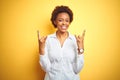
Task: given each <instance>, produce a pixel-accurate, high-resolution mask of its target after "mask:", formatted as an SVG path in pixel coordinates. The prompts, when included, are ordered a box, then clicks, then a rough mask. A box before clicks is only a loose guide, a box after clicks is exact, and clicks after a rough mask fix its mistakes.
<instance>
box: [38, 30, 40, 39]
mask: <svg viewBox="0 0 120 80" xmlns="http://www.w3.org/2000/svg"><path fill="white" fill-rule="evenodd" d="M37 35H38V39H40V33H39V30H37Z"/></svg>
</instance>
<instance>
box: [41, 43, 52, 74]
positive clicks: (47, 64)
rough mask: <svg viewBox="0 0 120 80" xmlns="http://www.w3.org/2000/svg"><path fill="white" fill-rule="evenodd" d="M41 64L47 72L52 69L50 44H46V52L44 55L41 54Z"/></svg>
mask: <svg viewBox="0 0 120 80" xmlns="http://www.w3.org/2000/svg"><path fill="white" fill-rule="evenodd" d="M39 62H40V65H41V67H42V68H43V70H44V71H45V72H49V71H50V70H51V63H50V60H49V57H48V44H47V43H46V45H45V53H44V55H40V61H39Z"/></svg>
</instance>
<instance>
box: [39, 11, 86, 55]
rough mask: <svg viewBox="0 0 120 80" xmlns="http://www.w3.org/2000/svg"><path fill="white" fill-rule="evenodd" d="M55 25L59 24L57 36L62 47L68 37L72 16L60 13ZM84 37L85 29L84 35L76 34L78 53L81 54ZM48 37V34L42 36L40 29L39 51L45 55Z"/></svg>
mask: <svg viewBox="0 0 120 80" xmlns="http://www.w3.org/2000/svg"><path fill="white" fill-rule="evenodd" d="M54 23H55V25H56V26H57V31H56V36H57V38H58V40H59V42H60V44H61V47H62V46H63V44H64V41H65V40H66V39H67V37H68V31H67V29H68V28H69V25H70V17H69V15H68V14H67V13H65V12H63V13H59V14H58V16H57V18H56V20H55V21H54ZM84 37H85V30H84V31H83V33H82V35H81V36H80V35H78V36H76V35H75V38H76V41H77V46H78V54H81V53H80V52H79V49H81V48H82V49H84ZM46 39H47V36H42V37H41V36H40V33H39V31H38V42H39V53H40V55H44V54H45V51H44V48H45V41H46Z"/></svg>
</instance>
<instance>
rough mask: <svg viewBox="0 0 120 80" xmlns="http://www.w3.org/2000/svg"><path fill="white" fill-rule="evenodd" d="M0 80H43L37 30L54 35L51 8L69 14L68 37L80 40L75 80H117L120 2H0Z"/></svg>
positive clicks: (111, 0)
mask: <svg viewBox="0 0 120 80" xmlns="http://www.w3.org/2000/svg"><path fill="white" fill-rule="evenodd" d="M0 1H1V2H0V9H1V14H0V15H1V16H0V20H1V21H0V22H1V23H0V80H43V76H44V72H43V71H42V69H41V68H40V65H39V54H38V41H37V30H39V31H40V33H41V36H45V35H48V34H51V33H53V32H54V31H55V29H54V28H53V26H52V24H51V22H50V17H51V12H52V10H53V9H54V7H55V6H56V5H67V6H69V7H70V8H71V9H72V10H73V13H74V20H73V22H72V23H71V25H70V27H69V31H70V32H71V33H72V34H77V35H78V34H81V33H82V31H83V30H84V29H86V35H85V53H84V55H85V56H84V57H85V65H84V68H83V69H82V71H81V72H80V76H81V80H120V77H119V76H120V62H119V61H120V59H119V58H120V0H0Z"/></svg>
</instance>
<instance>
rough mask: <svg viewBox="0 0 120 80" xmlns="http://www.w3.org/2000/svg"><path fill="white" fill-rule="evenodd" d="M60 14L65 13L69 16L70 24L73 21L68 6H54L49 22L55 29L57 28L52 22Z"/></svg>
mask: <svg viewBox="0 0 120 80" xmlns="http://www.w3.org/2000/svg"><path fill="white" fill-rule="evenodd" d="M62 12H65V13H67V14H68V15H69V17H70V23H71V22H72V21H73V12H72V10H71V9H70V8H69V7H68V6H63V5H61V6H56V7H55V9H54V10H53V12H52V15H51V21H52V24H53V25H54V27H55V28H56V27H57V26H56V25H55V24H54V21H55V20H56V18H57V16H58V14H59V13H62Z"/></svg>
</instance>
